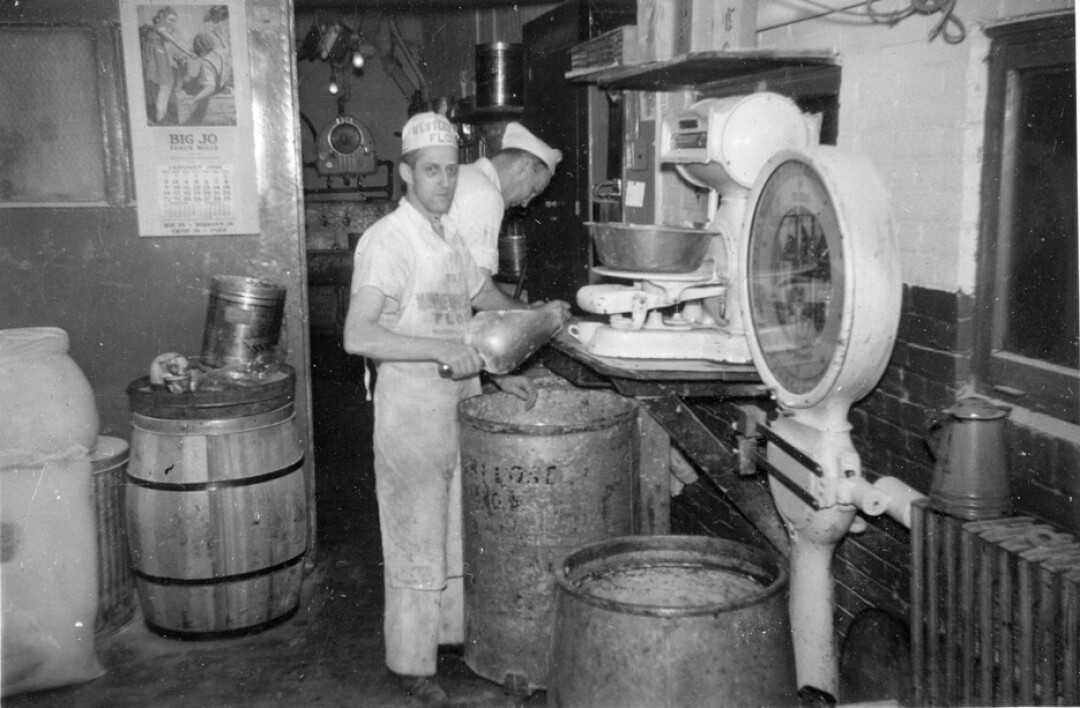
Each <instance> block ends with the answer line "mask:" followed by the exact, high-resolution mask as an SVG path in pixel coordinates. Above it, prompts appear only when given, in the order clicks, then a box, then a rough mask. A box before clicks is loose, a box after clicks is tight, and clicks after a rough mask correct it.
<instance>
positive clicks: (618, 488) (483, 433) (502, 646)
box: [458, 388, 638, 694]
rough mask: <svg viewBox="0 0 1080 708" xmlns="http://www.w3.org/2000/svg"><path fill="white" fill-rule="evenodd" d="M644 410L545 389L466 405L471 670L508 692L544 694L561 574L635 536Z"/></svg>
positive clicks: (603, 394) (629, 402)
mask: <svg viewBox="0 0 1080 708" xmlns="http://www.w3.org/2000/svg"><path fill="white" fill-rule="evenodd" d="M637 409H638V404H637V402H636V401H634V400H633V399H629V398H624V397H622V396H619V395H617V394H615V393H611V392H609V391H596V390H588V391H586V390H581V389H571V388H541V389H540V392H539V398H538V400H537V403H536V405H535V407H534V408H533V409H532V410H530V411H526V410H525V406H524V404H523V403H522V401H520V400H519V399H517V398H515V397H513V396H511V395H509V394H505V393H497V394H486V395H482V396H475V397H473V398H468V399H466V400H464V401H462V402H461V404H459V406H458V419H459V421H460V422H461V462H462V506H463V509H462V511H463V514H462V516H463V541H464V561H465V568H466V571H465V663H466V664H467V665H468V666H469V668H470V669H472V670H473V671H474V672H476V673H477V674H479V675H480V676H483V677H484V678H487V679H489V680H491V681H495V682H496V683H501V684H502V685H503V686H504V687H505V688H506V689H507V690H508V691H510V692H512V693H516V694H526V693H530V692H532V691H534V690H537V689H541V688H544V687H545V686H546V684H547V678H548V665H549V659H550V651H551V625H552V617H553V612H554V597H555V576H554V574H553V571H552V568H553V564H554V563H555V562H556V561H557V560H558V559H559V558H561V557H562V556H563V555H565V554H566V553H567V552H568V551H570V550H572V549H573V548H576V547H578V546H580V545H581V544H583V543H590V542H593V541H598V540H601V539H605V538H611V537H614V536H621V535H626V534H628V533H631V532H632V526H631V524H632V516H631V488H632V485H631V481H632V475H633V474H634V468H635V463H636V447H635V445H634V444H633V440H634V430H635V425H636V419H637Z"/></svg>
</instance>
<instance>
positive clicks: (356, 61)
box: [352, 51, 365, 70]
mask: <svg viewBox="0 0 1080 708" xmlns="http://www.w3.org/2000/svg"><path fill="white" fill-rule="evenodd" d="M364 63H365V61H364V55H363V54H361V53H360V52H359V51H355V52H353V55H352V66H353V68H354V69H357V70H359V69H363V68H364Z"/></svg>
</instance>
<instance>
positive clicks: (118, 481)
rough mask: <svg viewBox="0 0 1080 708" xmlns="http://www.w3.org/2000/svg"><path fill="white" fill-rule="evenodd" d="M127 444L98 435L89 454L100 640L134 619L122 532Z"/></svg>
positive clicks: (132, 586)
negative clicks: (96, 555)
mask: <svg viewBox="0 0 1080 708" xmlns="http://www.w3.org/2000/svg"><path fill="white" fill-rule="evenodd" d="M127 461H128V443H127V441H126V440H121V439H120V438H114V437H111V436H108V435H99V436H98V439H97V443H96V444H95V445H94V449H93V450H91V451H90V469H91V471H92V472H93V475H94V511H95V512H96V514H97V547H98V611H97V619H96V620H95V621H94V636H96V637H97V638H98V639H102V638H105V637H108V636H111V635H113V634H115V633H116V632H118V631H119V630H121V629H123V627H124V625H126V624H127V623H128V622H129V621H130V620H131V618H132V617H134V616H135V576H134V574H132V572H131V555H130V553H129V552H128V543H127V533H126V531H125V528H124V524H125V521H124V487H125V484H124V482H125V479H124V477H125V472H124V471H125V469H126V468H127Z"/></svg>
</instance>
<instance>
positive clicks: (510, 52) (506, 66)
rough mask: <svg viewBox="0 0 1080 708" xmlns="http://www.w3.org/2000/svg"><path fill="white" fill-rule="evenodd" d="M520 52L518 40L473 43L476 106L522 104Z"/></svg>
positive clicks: (522, 66) (522, 77) (523, 79)
mask: <svg viewBox="0 0 1080 708" xmlns="http://www.w3.org/2000/svg"><path fill="white" fill-rule="evenodd" d="M523 57H524V54H523V53H522V47H521V45H520V44H510V43H509V42H492V43H490V44H478V45H476V107H477V108H493V107H499V108H505V107H510V106H515V107H516V106H521V105H523V101H522V97H523V95H524V89H525V75H524V60H523Z"/></svg>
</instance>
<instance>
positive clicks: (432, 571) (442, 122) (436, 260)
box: [344, 113, 527, 706]
mask: <svg viewBox="0 0 1080 708" xmlns="http://www.w3.org/2000/svg"><path fill="white" fill-rule="evenodd" d="M401 139H402V161H401V163H400V165H399V172H400V174H401V178H402V180H403V181H404V182H405V185H406V195H405V198H404V199H402V200H401V202H400V204H399V205H398V207H397V209H396V210H394V211H393V212H392V213H390V214H388V215H387V216H385V217H383V218H382V219H380V220H379V221H378V222H376V223H375V224H374V225H372V226H371V228H369V229H368V230H367V231H366V232H365V233H364V235H363V236H362V237H361V239H360V241H359V243H358V245H357V249H356V254H355V257H354V266H353V268H354V270H353V279H352V286H351V296H350V304H349V312H348V315H347V317H346V320H345V335H344V339H345V342H344V344H345V350H346V351H347V352H349V353H350V354H355V355H361V356H365V357H368V358H370V359H372V360H374V361H375V362H376V366H377V371H378V377H377V385H376V387H375V395H374V402H375V429H374V436H373V438H374V452H375V476H376V494H377V497H378V502H379V521H380V527H381V531H382V546H383V563H384V572H385V582H384V590H385V600H386V602H385V605H386V607H385V614H384V631H385V637H386V665H387V667H388V668H389V669H390V671H391V672H393V673H394V674H395V675H396V676H397V677H398V680H399V682H400V683H401V686H402V688H403V689H404V690H406V691H407V692H409V693H410V694H412V695H413V696H415V697H417V698H419V699H420V700H421V701H422V702H423V703H424V705H432V706H441V705H449V698H448V696H447V694H446V691H445V690H444V689H443V688H442V687H441V686H440V685H439V683H438V681H437V680H436V677H435V673H436V656H437V650H438V645H439V644H461V643H463V642H464V626H463V624H464V617H463V600H462V591H463V583H462V578H461V575H462V567H461V566H462V563H461V467H460V463H459V455H458V423H457V413H456V411H457V404H458V402H459V401H460V400H462V399H463V398H465V397H467V396H471V395H474V394H477V393H479V392H480V381H479V378H478V376H477V374H478V373H479V371H480V368H481V366H482V364H483V362H482V360H481V358H480V355H479V354H478V353H477V352H476V350H475V349H473V348H472V347H469V346H466V345H465V344H464V337H465V330H466V326H467V324H468V322H469V319H470V318H471V316H472V314H473V309H478V310H484V309H498V308H499V307H500V306H501V305H502V304H503V302H504V299H505V296H503V295H501V293H498V292H496V291H495V290H494V285H493V284H491V283H490V279H485V278H484V275H483V273H482V272H481V270H480V269H479V268H478V267H477V265H476V263H475V262H474V261H473V259H472V256H471V255H469V251H468V249H467V248H466V246H465V244H464V242H463V241H462V239H461V237H460V235H459V234H458V232H457V231H456V230H455V229H454V228H453V227H452V225H451V223H450V222H449V221H448V220H447V219H446V218H445V216H444V215H445V214H446V212H447V211H448V210H449V209H450V203H451V200H452V199H453V195H454V189H455V186H456V183H457V174H458V148H457V134H456V132H455V131H454V128H453V126H452V125H451V124H450V122H449V121H448V120H447V119H446V118H445V117H444V116H441V115H439V114H436V113H421V114H418V115H415V116H413V117H412V118H410V119H409V121H408V122H407V123H406V124H405V127H404V128H403V129H402V138H401ZM526 307H527V306H526ZM440 364H445V365H447V366H449V367H450V369H451V371H452V372H453V376H454V378H452V379H447V378H442V377H440V376H439V373H438V371H439V365H440ZM519 378H520V377H519ZM504 390H510V389H507V388H504ZM511 393H514V391H512V390H511Z"/></svg>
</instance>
